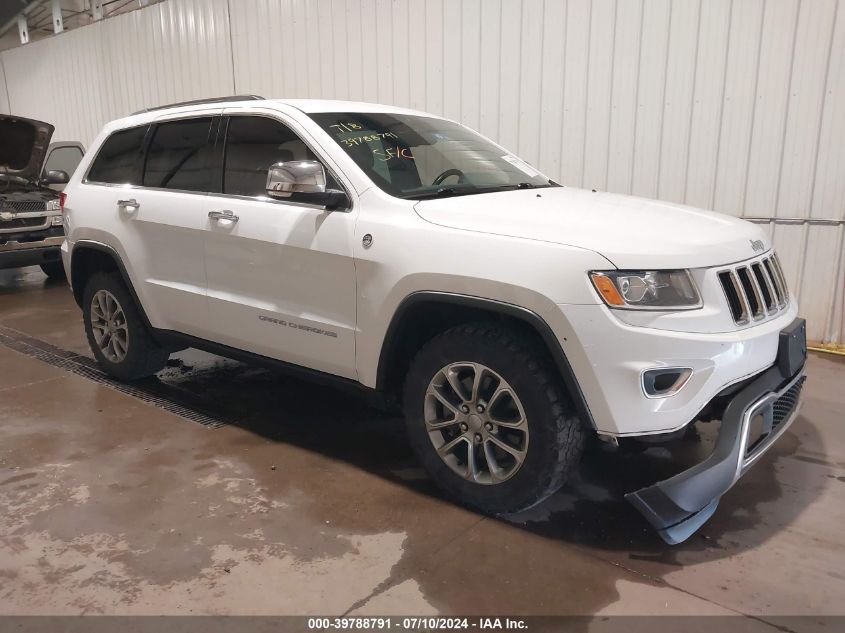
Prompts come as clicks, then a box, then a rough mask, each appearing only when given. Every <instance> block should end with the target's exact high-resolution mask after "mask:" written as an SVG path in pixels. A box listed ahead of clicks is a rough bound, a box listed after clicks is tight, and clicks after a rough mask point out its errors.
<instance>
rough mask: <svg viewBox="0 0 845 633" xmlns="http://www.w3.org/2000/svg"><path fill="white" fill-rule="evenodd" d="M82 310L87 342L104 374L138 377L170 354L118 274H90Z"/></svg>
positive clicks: (159, 366) (154, 369)
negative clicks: (152, 333)
mask: <svg viewBox="0 0 845 633" xmlns="http://www.w3.org/2000/svg"><path fill="white" fill-rule="evenodd" d="M82 310H83V321H84V323H85V333H86V334H87V336H88V344H89V345H90V347H91V351H92V352H93V353H94V357H95V358H96V359H97V363H98V364H99V365H100V367H102V368H103V370H104V371H105V372H106V373H108V374H110V375H112V376H114V377H115V378H119V379H120V380H139V379H141V378H146V377H147V376H151V375H152V374H154V373H156V372H157V371H159V370H160V369H162V368H163V367H164V365H165V363H166V362H167V358H168V357H169V355H170V354H169V352H168V350H166V349H164V348H163V347H161V346H160V345H159V344H158V343H156V342H155V340H153V337H152V336H151V334H150V331H149V330H148V329H147V327H146V325H145V324H144V321H143V319H142V318H141V313H140V311H139V310H138V307H137V306H136V305H135V301H134V300H133V298H132V295H131V294H130V293H129V290H128V289H127V288H126V286H125V285H124V283H123V280H122V279H121V278H120V276H119V275H117V274H116V273H95V274H94V275H92V276H91V278H90V279H89V280H88V283H87V284H86V285H85V291H84V293H83V300H82Z"/></svg>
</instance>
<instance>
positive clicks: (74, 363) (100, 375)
mask: <svg viewBox="0 0 845 633" xmlns="http://www.w3.org/2000/svg"><path fill="white" fill-rule="evenodd" d="M0 343H2V344H3V345H5V346H6V347H8V348H9V349H12V350H14V351H16V352H19V353H21V354H23V355H25V356H29V357H30V358H35V359H37V360H40V361H42V362H44V363H47V364H48V365H51V366H53V367H58V368H59V369H64V370H65V371H69V372H70V373H72V374H76V375H77V376H82V377H83V378H87V379H88V380H92V381H94V382H96V383H99V384H101V385H105V386H106V387H109V388H110V389H114V390H115V391H119V392H120V393H124V394H126V395H128V396H132V397H133V398H137V399H138V400H141V401H142V402H146V403H147V404H151V405H153V406H154V407H157V408H159V409H162V410H164V411H167V412H168V413H172V414H174V415H178V416H179V417H181V418H184V419H186V420H190V421H191V422H196V423H197V424H201V425H202V426H205V427H208V428H211V429H217V428H220V427H222V426H226V425H227V424H229V422H227V421H226V420H224V419H221V418H219V417H217V416H214V415H211V414H209V413H206V412H204V411H202V410H200V409H197V408H194V407H189V406H185V405H183V404H179V403H177V402H174V401H173V400H172V399H171V398H172V397H173V395H174V394H173V393H171V392H172V390H171V389H170V388H169V387H168V386H167V385H165V384H163V383H161V382H159V381H157V380H156V379H154V378H153V379H147V380H145V381H142V382H138V383H133V384H130V383H125V382H120V381H119V380H115V379H114V378H111V377H109V376H108V375H107V374H105V373H104V372H103V371H101V370H100V369H99V368H98V367H97V363H96V361H95V360H94V359H92V358H88V357H87V356H81V355H79V354H77V353H76V352H69V351H67V350H64V349H61V348H60V347H56V346H55V345H51V344H50V343H47V342H46V341H42V340H40V339H37V338H34V337H31V336H27V335H26V334H24V333H23V332H18V331H17V330H14V329H12V328H9V327H5V326H2V325H0Z"/></svg>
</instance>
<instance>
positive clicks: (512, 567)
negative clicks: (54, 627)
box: [0, 269, 845, 628]
mask: <svg viewBox="0 0 845 633" xmlns="http://www.w3.org/2000/svg"><path fill="white" fill-rule="evenodd" d="M89 357H90V352H89V351H88V347H87V345H86V343H85V340H84V335H83V330H82V322H81V318H80V312H79V310H78V309H77V307H76V305H75V304H74V303H73V300H72V298H71V296H70V293H69V292H68V289H67V287H66V286H65V285H63V284H54V283H48V282H46V281H45V279H44V277H43V275H41V273H40V272H39V271H38V270H37V269H24V270H22V271H0V614H78V613H107V614H152V613H156V614H190V613H193V614H199V613H204V614H208V613H215V614H216V613H228V614H342V613H359V614H434V613H444V614H474V615H486V614H505V615H518V614H526V615H527V614H581V615H594V614H655V613H656V614H737V613H739V614H748V615H752V616H756V617H757V619H756V622H757V623H758V624H760V625H761V626H763V628H769V627H767V626H765V622H772V620H771V618H773V617H774V616H777V615H802V614H816V615H819V614H828V615H830V614H845V530H843V529H842V526H843V525H845V425H843V411H845V389H843V387H845V365H844V364H843V363H841V362H837V361H836V360H834V359H833V357H822V356H812V357H811V359H810V364H809V371H808V373H809V381H808V383H807V387H806V389H805V394H806V397H805V403H804V408H803V413H802V416H801V418H800V419H799V420H798V421H797V422H796V423H795V424H794V425H793V427H792V429H791V430H790V431H789V432H788V433H787V434H786V435H785V436H784V437H783V438H782V439H781V440H780V442H779V443H778V444H777V445H776V447H775V448H773V449H772V450H771V451H770V452H769V454H768V455H767V456H766V457H765V458H764V459H763V460H762V461H761V463H759V464H758V465H757V466H756V467H755V468H754V469H753V470H752V471H751V472H750V473H749V474H748V475H746V477H744V478H743V480H742V481H741V482H740V484H739V485H738V486H737V487H736V488H734V489H733V490H732V491H731V492H730V493H728V494H727V495H726V496H725V498H724V499H723V500H722V503H721V505H720V507H719V509H718V510H717V512H716V514H715V516H714V517H713V519H712V520H711V521H710V522H709V523H708V524H707V525H706V526H705V527H704V528H703V529H702V530H701V532H700V533H699V534H697V535H696V536H694V537H693V538H692V539H690V540H689V541H688V542H686V543H684V544H682V545H680V546H676V547H669V546H667V545H665V544H664V543H663V542H662V541H660V539H659V538H658V537H657V536H656V535H655V534H653V533H652V531H651V530H650V528H649V527H648V526H647V525H646V523H645V522H644V521H643V520H642V519H641V518H640V517H639V515H638V514H637V513H636V512H635V511H634V510H633V509H631V508H630V507H629V506H628V505H627V504H626V503H625V502H624V501H623V500H622V498H621V495H622V493H624V492H626V491H627V490H630V489H633V488H635V487H637V486H638V485H639V484H641V483H645V481H646V480H647V479H648V478H649V477H651V478H652V479H656V478H657V476H658V475H660V474H661V473H663V474H665V471H666V470H667V469H669V468H672V467H673V464H672V462H671V461H669V460H667V458H666V453H665V451H663V450H661V449H651V450H649V451H648V452H647V453H645V454H641V455H618V454H611V453H609V452H608V451H607V450H602V449H601V448H593V449H592V450H591V451H590V452H589V453H588V455H587V457H586V459H585V462H584V464H583V466H582V468H581V471H580V472H579V473H578V475H577V476H576V477H575V480H574V481H573V482H572V483H571V485H569V486H568V487H567V488H565V489H564V490H563V491H561V492H560V493H558V494H557V495H555V496H554V497H553V498H552V499H550V500H548V501H547V502H546V503H544V504H542V505H541V506H539V507H538V508H535V509H534V510H532V511H530V512H528V513H524V514H523V515H521V516H515V517H511V518H509V519H508V520H495V519H490V518H484V517H482V516H479V515H478V514H474V513H472V512H469V511H466V510H464V509H462V508H459V507H456V506H454V505H452V504H450V503H448V502H446V501H444V500H442V499H441V498H440V497H439V496H438V495H437V493H436V491H435V490H434V489H433V488H432V486H431V485H430V482H429V481H428V480H427V479H426V478H425V476H424V475H423V474H422V472H421V471H420V470H419V469H418V468H417V467H416V464H415V463H414V460H413V457H412V456H411V454H410V451H409V449H408V447H407V445H406V443H405V440H404V435H403V429H402V425H401V422H400V421H399V420H397V419H392V418H389V417H386V416H384V415H382V414H379V413H376V412H374V411H372V410H371V409H368V408H367V407H366V405H365V404H364V403H363V402H361V401H359V400H357V399H355V398H353V397H351V396H347V395H344V394H341V393H337V392H334V391H330V390H327V389H325V388H322V387H318V386H314V385H311V384H307V383H303V382H299V381H295V380H291V379H289V378H284V377H281V376H279V375H276V374H274V373H272V372H268V371H265V370H260V369H255V368H248V367H245V366H243V365H239V364H237V363H233V362H231V361H223V360H222V359H218V358H216V357H213V356H209V355H205V354H201V353H198V352H195V351H186V352H183V353H181V354H179V355H178V358H177V359H176V360H175V361H174V362H172V363H171V364H172V365H173V366H172V367H169V368H168V369H166V370H165V371H163V372H162V373H161V374H160V376H159V378H156V379H151V380H150V381H147V382H146V383H145V384H143V385H141V386H139V387H138V388H137V389H136V390H135V391H133V392H131V393H124V392H120V391H117V390H115V389H114V388H112V387H111V386H109V385H108V384H103V383H102V382H101V381H100V380H99V375H98V374H97V372H96V371H94V370H92V369H91V366H90V365H91V361H90V360H89ZM173 405H178V407H179V408H174V406H173ZM162 406H164V407H169V408H171V409H173V410H175V411H176V413H174V412H170V411H168V410H165V409H163V408H162ZM202 423H204V424H205V425H204V424H202ZM215 424H222V425H221V426H219V427H218V428H213V427H214V425H215ZM708 441H709V440H708V438H707V431H706V430H705V431H704V432H703V433H702V435H701V438H700V439H699V440H696V439H695V438H691V439H690V440H688V441H687V444H690V446H691V448H690V447H687V448H690V450H694V451H695V450H705V449H706V447H707V442H708Z"/></svg>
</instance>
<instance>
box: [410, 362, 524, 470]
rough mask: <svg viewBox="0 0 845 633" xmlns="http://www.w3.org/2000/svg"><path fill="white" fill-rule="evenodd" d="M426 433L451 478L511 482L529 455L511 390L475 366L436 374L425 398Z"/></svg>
mask: <svg viewBox="0 0 845 633" xmlns="http://www.w3.org/2000/svg"><path fill="white" fill-rule="evenodd" d="M424 418H425V425H426V431H428V436H429V439H430V440H431V443H432V445H433V446H434V448H435V450H436V451H437V454H438V455H439V456H440V458H441V459H442V460H443V462H444V463H445V464H446V465H447V466H449V468H451V469H452V471H453V472H455V473H456V474H458V475H459V476H461V477H463V478H464V479H467V480H469V481H472V482H475V483H479V484H485V485H492V484H498V483H501V482H503V481H506V480H508V479H510V478H511V477H513V476H514V475H515V474H516V472H517V471H518V470H519V469H520V467H521V466H522V464H523V463H524V462H525V457H526V455H527V453H528V435H529V433H528V420H527V418H526V416H525V410H524V409H523V407H522V403H521V402H520V401H519V397H518V396H517V394H516V391H515V390H514V389H513V387H511V386H510V384H508V382H507V381H506V380H505V379H504V378H502V376H500V375H499V374H497V373H496V372H495V371H493V370H492V369H490V368H489V367H486V366H485V365H482V364H480V363H474V362H468V361H466V362H464V361H462V362H457V363H451V364H449V365H446V366H445V367H443V368H441V369H440V370H439V371H438V372H437V373H436V374H435V375H434V377H433V378H432V379H431V382H430V383H429V385H428V389H427V390H426V393H425V404H424Z"/></svg>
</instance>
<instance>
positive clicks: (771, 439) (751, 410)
mask: <svg viewBox="0 0 845 633" xmlns="http://www.w3.org/2000/svg"><path fill="white" fill-rule="evenodd" d="M804 376H805V371H804V370H803V369H802V370H801V371H799V372H798V374H796V375H795V376H794V377H793V378H792V380H790V381H789V382H788V383H787V384H786V385H785V386H784V387H782V388H781V389H780V390H779V391H776V392H771V393H768V394H766V395H765V396H763V397H762V398H760V399H759V400H757V401H756V402H754V403H753V404H752V405H751V406H749V407H748V409H746V411H745V413H743V415H742V426H741V428H740V434H741V435H740V444H739V459H738V462H737V465H736V472H735V474H734V483H736V481H737V480H738V479H739V478H740V477H741V476H742V475H743V473H744V472H745V471H746V470H748V469H749V468H750V467H751V466H752V465H753V464H754V462H756V461H757V460H758V459H759V458H760V457H761V456H762V455H763V454H764V453H765V452H766V451H768V450H769V447H771V445H772V444H774V443H775V442H776V441H777V439H778V438H779V437H780V436H781V435H783V433H784V432H785V431H786V429H787V428H789V426H790V425H791V424H792V423H793V422H794V421H795V418H797V417H798V412H799V411H800V409H801V400H800V399H799V400H798V402H796V403H795V408H794V409H793V410H792V413H790V414H789V417H788V418H786V419H785V420H784V421H783V422H781V423H780V424H779V425H778V427H777V428H776V429H775V430H774V431H773V432H771V433H769V435H768V436H767V437H766V438H765V439H764V440H763V441H762V442H761V444H760V446H758V447H757V448H756V449H755V450H754V452H753V453H752V454H751V455H750V456H748V457H746V456H745V451H746V450H747V448H748V432H749V428H750V426H751V421H752V420H753V419H754V417H755V416H756V415H757V413H759V412H760V411H761V410H762V409H764V408H765V407H767V406H769V405H771V404H772V403H773V402H775V401H776V400H777V399H778V398H780V397H781V396H782V395H783V394H785V393H786V392H787V391H789V390H790V389H792V387H794V386H795V385H796V383H798V382H799V381H801V380H803V379H804Z"/></svg>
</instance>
